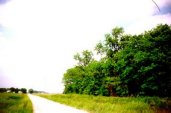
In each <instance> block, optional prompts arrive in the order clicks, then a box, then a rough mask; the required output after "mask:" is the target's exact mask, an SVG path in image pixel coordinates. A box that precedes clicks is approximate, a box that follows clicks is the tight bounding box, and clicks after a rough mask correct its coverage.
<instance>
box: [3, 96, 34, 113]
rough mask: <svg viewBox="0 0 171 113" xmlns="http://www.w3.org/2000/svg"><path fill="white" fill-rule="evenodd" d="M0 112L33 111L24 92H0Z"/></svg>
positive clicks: (17, 112) (22, 112) (28, 112)
mask: <svg viewBox="0 0 171 113" xmlns="http://www.w3.org/2000/svg"><path fill="white" fill-rule="evenodd" d="M0 113H33V108H32V103H31V101H30V99H29V97H28V96H27V95H26V94H15V93H0Z"/></svg>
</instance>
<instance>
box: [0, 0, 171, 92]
mask: <svg viewBox="0 0 171 113" xmlns="http://www.w3.org/2000/svg"><path fill="white" fill-rule="evenodd" d="M155 2H156V3H157V4H158V6H159V8H160V10H159V9H158V8H157V6H156V5H155V4H154V3H153V2H152V0H0V87H19V88H22V87H25V88H28V89H29V88H33V89H36V90H42V91H47V92H51V93H62V92H63V89H64V86H63V83H62V77H63V74H64V73H65V72H66V70H67V69H68V68H71V67H73V66H74V65H75V64H76V62H75V61H74V59H73V55H74V54H76V53H77V52H81V51H83V50H86V49H88V50H93V49H94V47H95V45H96V43H98V42H99V41H100V40H103V39H104V35H105V34H106V33H110V32H111V30H112V28H114V27H116V26H119V27H123V28H124V29H125V33H129V34H139V33H142V32H143V31H144V30H149V29H151V28H153V27H155V26H156V25H157V24H159V23H163V24H164V23H168V24H171V0H155Z"/></svg>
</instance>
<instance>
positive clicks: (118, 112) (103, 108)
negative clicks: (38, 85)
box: [39, 94, 164, 113]
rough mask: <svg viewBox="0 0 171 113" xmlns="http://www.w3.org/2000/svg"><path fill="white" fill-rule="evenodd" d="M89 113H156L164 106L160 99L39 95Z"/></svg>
mask: <svg viewBox="0 0 171 113" xmlns="http://www.w3.org/2000/svg"><path fill="white" fill-rule="evenodd" d="M39 96H41V97H45V98H47V99H50V100H53V101H56V102H59V103H62V104H66V105H70V106H73V107H76V108H78V109H83V110H86V111H88V112H89V113H155V112H157V108H158V107H159V106H161V105H164V104H163V103H164V102H162V100H161V99H160V98H158V97H104V96H92V95H78V94H39Z"/></svg>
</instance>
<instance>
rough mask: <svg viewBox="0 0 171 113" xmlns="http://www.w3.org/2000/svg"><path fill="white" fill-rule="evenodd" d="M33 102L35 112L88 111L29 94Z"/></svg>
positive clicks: (62, 112) (80, 112)
mask: <svg viewBox="0 0 171 113" xmlns="http://www.w3.org/2000/svg"><path fill="white" fill-rule="evenodd" d="M28 96H29V98H30V100H31V101H32V104H33V110H34V113H88V112H86V111H83V110H78V109H76V108H73V107H70V106H66V105H63V104H60V103H57V102H53V101H51V100H48V99H45V98H42V97H39V96H35V95H31V94H28Z"/></svg>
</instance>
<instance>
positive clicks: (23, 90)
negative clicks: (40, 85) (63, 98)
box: [0, 87, 46, 94]
mask: <svg viewBox="0 0 171 113" xmlns="http://www.w3.org/2000/svg"><path fill="white" fill-rule="evenodd" d="M6 92H8V93H25V94H26V93H46V92H44V91H37V90H34V89H26V88H14V87H10V88H0V93H6Z"/></svg>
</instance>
